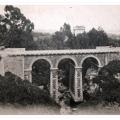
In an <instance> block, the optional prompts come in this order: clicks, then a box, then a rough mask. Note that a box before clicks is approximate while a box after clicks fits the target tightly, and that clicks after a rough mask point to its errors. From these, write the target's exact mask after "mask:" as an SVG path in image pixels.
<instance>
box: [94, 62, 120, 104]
mask: <svg viewBox="0 0 120 120" xmlns="http://www.w3.org/2000/svg"><path fill="white" fill-rule="evenodd" d="M117 73H120V61H119V60H114V61H111V62H110V63H108V65H106V66H104V67H103V68H101V70H100V72H99V74H98V76H97V77H96V78H95V79H94V82H95V83H97V84H98V85H99V88H100V89H99V91H98V94H97V96H96V98H97V99H98V100H102V101H105V102H107V103H114V102H117V103H119V104H120V82H119V80H118V79H117V78H115V76H114V75H115V74H117Z"/></svg>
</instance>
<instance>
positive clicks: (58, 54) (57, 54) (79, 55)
mask: <svg viewBox="0 0 120 120" xmlns="http://www.w3.org/2000/svg"><path fill="white" fill-rule="evenodd" d="M0 56H1V61H0V66H1V67H0V74H1V75H4V73H5V72H7V71H10V72H12V73H14V74H16V75H18V76H19V77H21V78H22V79H28V80H29V81H30V82H32V74H31V71H32V65H33V63H35V62H36V61H37V60H40V59H44V60H46V61H47V62H48V63H49V64H50V94H51V96H52V97H53V98H54V99H55V100H56V101H57V100H58V64H59V63H60V61H61V60H63V59H70V60H72V61H73V62H74V65H75V66H74V68H75V69H74V70H75V71H74V72H75V75H74V80H73V82H72V89H70V91H71V95H72V96H73V98H74V100H75V101H82V100H83V90H82V64H83V62H84V61H85V60H86V59H87V58H94V59H95V60H96V61H97V62H98V68H101V67H103V66H104V65H106V64H108V62H109V61H112V60H115V59H120V48H119V47H116V48H115V47H97V48H96V49H78V50H33V51H27V50H25V49H24V48H12V49H10V48H7V49H4V50H1V51H0Z"/></svg>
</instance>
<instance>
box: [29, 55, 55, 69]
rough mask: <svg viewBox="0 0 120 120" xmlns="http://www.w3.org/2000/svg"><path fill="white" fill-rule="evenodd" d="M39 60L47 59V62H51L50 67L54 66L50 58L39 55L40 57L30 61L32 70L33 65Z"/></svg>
mask: <svg viewBox="0 0 120 120" xmlns="http://www.w3.org/2000/svg"><path fill="white" fill-rule="evenodd" d="M38 60H45V61H47V62H48V63H49V64H50V68H52V67H53V64H52V62H51V60H50V59H48V58H45V57H43V58H42V57H38V58H35V59H33V60H32V62H31V63H30V66H29V69H30V70H32V65H33V64H34V63H35V62H36V61H38Z"/></svg>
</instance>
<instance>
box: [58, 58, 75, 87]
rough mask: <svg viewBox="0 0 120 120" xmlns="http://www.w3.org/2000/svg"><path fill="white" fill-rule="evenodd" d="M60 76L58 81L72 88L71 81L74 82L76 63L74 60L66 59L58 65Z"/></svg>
mask: <svg viewBox="0 0 120 120" xmlns="http://www.w3.org/2000/svg"><path fill="white" fill-rule="evenodd" d="M58 69H59V74H58V80H59V82H60V81H61V82H62V83H63V85H65V86H66V87H67V88H70V84H71V83H70V81H71V82H74V74H75V63H74V61H73V60H71V59H69V58H66V59H63V60H61V61H60V62H59V64H58Z"/></svg>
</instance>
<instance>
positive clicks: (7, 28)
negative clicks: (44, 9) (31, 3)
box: [0, 5, 36, 49]
mask: <svg viewBox="0 0 120 120" xmlns="http://www.w3.org/2000/svg"><path fill="white" fill-rule="evenodd" d="M4 11H5V13H4V15H0V38H2V39H1V41H0V44H1V45H4V46H5V47H10V48H16V47H17V48H18V47H20V48H22V47H25V48H26V49H35V47H36V45H35V43H34V42H33V37H32V34H31V32H32V30H33V29H34V25H33V23H32V22H31V21H30V20H29V19H27V18H26V17H25V16H24V15H23V14H22V13H21V11H20V9H19V8H17V7H14V6H12V5H6V6H5V9H4Z"/></svg>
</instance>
